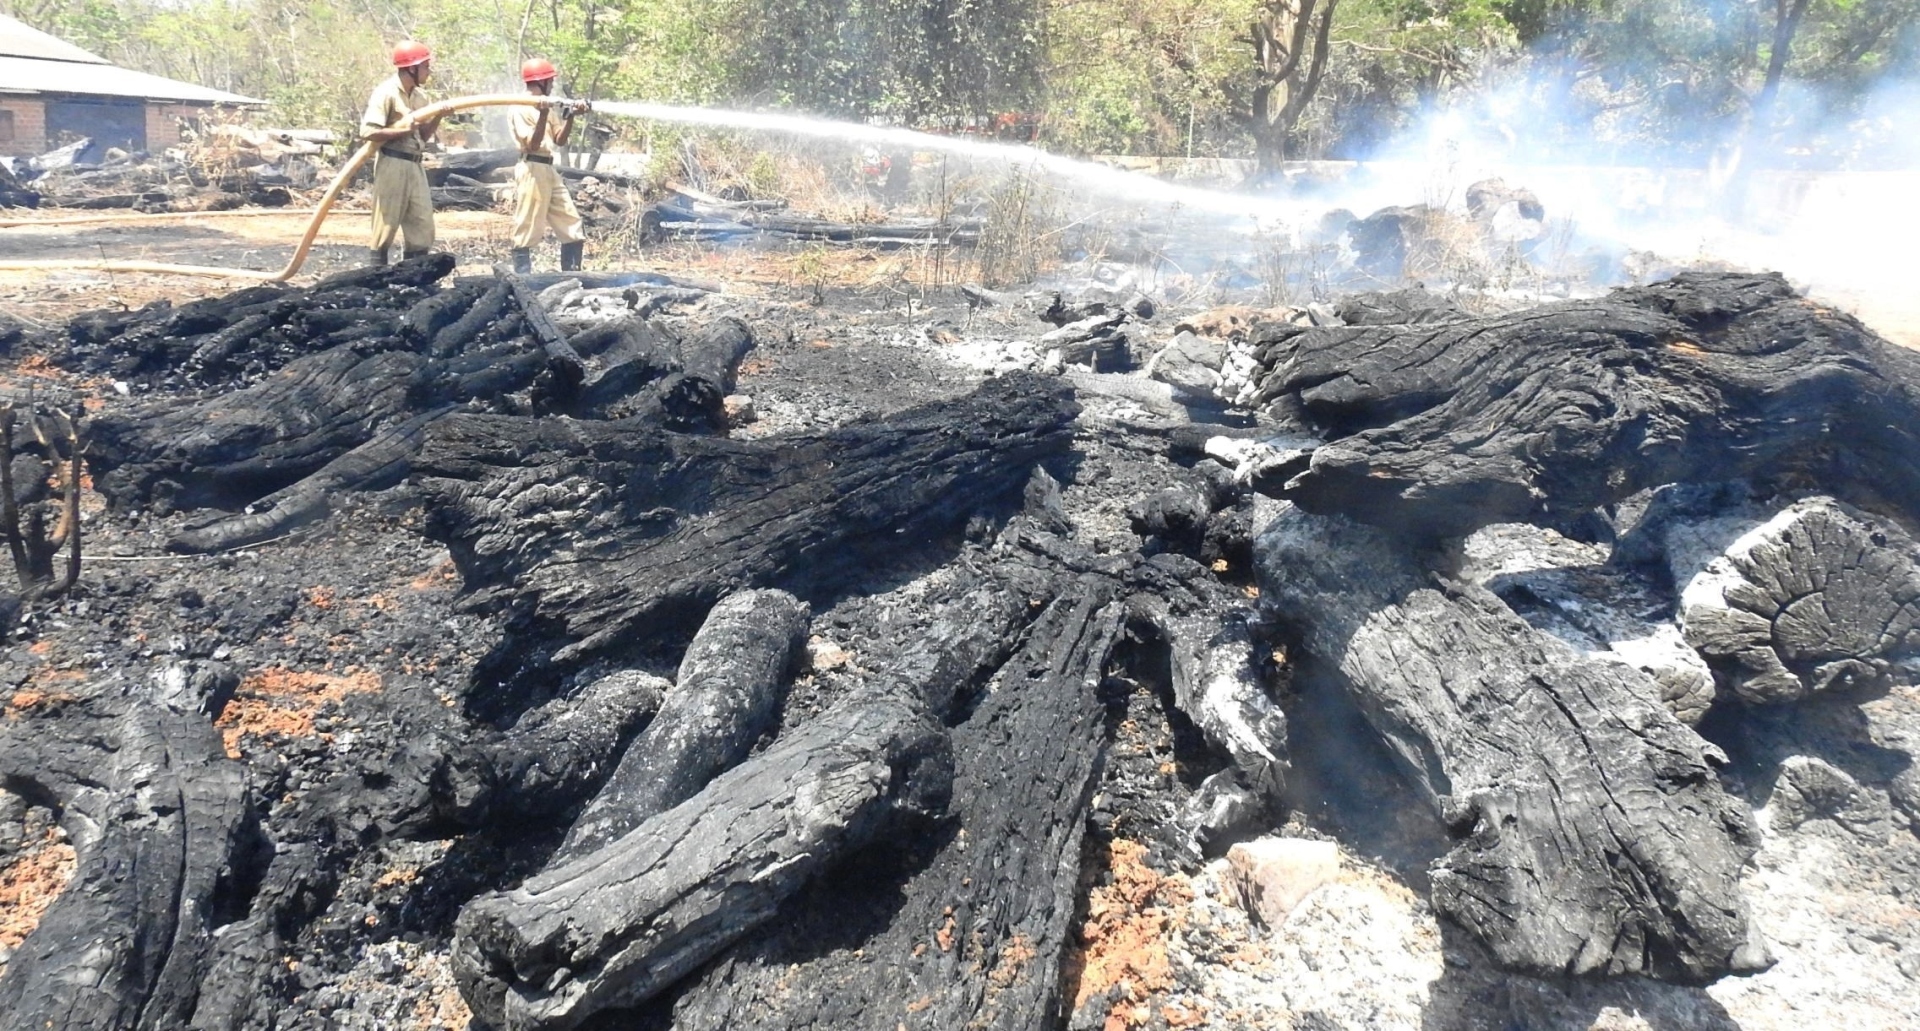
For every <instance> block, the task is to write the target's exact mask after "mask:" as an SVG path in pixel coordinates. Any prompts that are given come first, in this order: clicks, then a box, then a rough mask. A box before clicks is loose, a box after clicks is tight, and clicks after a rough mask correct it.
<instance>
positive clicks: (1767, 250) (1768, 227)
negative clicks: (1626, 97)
mask: <svg viewBox="0 0 1920 1031" xmlns="http://www.w3.org/2000/svg"><path fill="white" fill-rule="evenodd" d="M1666 110H1668V111H1669V112H1672V111H1675V110H1677V108H1673V107H1669V108H1666ZM1774 114H1775V119H1774V122H1775V127H1774V129H1773V131H1772V132H1770V133H1769V134H1767V135H1766V136H1765V137H1764V143H1765V146H1764V148H1762V149H1760V150H1759V151H1758V152H1756V153H1745V154H1743V153H1740V150H1739V144H1740V143H1741V142H1742V140H1741V134H1740V132H1739V128H1738V126H1733V127H1729V125H1728V124H1727V123H1726V121H1725V120H1724V119H1722V118H1718V117H1706V116H1704V115H1702V116H1700V117H1699V118H1698V119H1697V120H1688V119H1689V118H1690V117H1691V116H1688V115H1686V114H1684V113H1680V114H1673V115H1672V117H1675V118H1680V119H1682V121H1680V122H1678V123H1675V124H1670V125H1668V126H1667V127H1666V128H1665V129H1664V130H1663V132H1662V133H1661V134H1660V135H1661V136H1664V137H1666V138H1673V137H1676V136H1677V137H1681V138H1692V139H1693V140H1695V141H1696V142H1695V143H1694V144H1693V145H1691V146H1686V147H1679V146H1663V145H1661V144H1660V143H1659V142H1658V140H1657V139H1655V138H1654V137H1653V135H1652V134H1650V133H1649V132H1648V131H1647V130H1646V124H1645V122H1644V120H1643V117H1642V115H1641V114H1629V113H1626V112H1624V111H1622V110H1616V109H1610V108H1607V107H1605V106H1604V105H1596V104H1594V103H1593V102H1592V98H1590V97H1585V98H1583V97H1579V96H1575V95H1570V94H1564V93H1563V94H1558V95H1556V94H1555V93H1554V92H1552V91H1551V90H1548V89H1543V88H1542V87H1541V84H1540V83H1538V82H1536V81H1517V82H1513V83H1509V84H1506V85H1503V86H1500V87H1498V88H1493V89H1489V90H1486V91H1484V92H1482V93H1479V94H1476V95H1473V96H1468V97H1464V98H1460V99H1458V100H1456V101H1454V102H1452V103H1449V104H1448V105H1446V106H1444V107H1433V108H1429V109H1427V110H1425V111H1422V112H1421V113H1420V114H1419V115H1418V117H1416V118H1415V119H1414V120H1413V122H1412V124H1411V125H1410V126H1409V127H1408V128H1407V129H1405V130H1404V131H1402V132H1401V133H1399V134H1398V135H1396V136H1395V137H1393V138H1392V139H1390V140H1389V141H1387V142H1386V143H1384V144H1383V145H1381V146H1379V147H1377V148H1375V149H1374V150H1373V151H1372V152H1371V153H1369V154H1367V155H1366V156H1365V159H1364V160H1363V161H1361V162H1358V163H1355V164H1354V165H1352V166H1350V167H1349V168H1347V169H1346V170H1345V171H1344V172H1342V171H1340V170H1339V169H1338V167H1337V166H1333V165H1331V163H1329V166H1328V171H1327V172H1325V173H1322V174H1321V175H1320V176H1319V178H1320V179H1322V180H1323V181H1322V182H1320V183H1318V184H1316V185H1314V186H1308V187H1302V188H1298V189H1296V191H1295V192H1296V194H1297V195H1302V196H1312V197H1314V198H1316V199H1318V200H1319V201H1320V202H1321V203H1323V204H1326V205H1328V206H1341V207H1346V208H1349V209H1351V210H1353V211H1354V212H1356V213H1358V214H1361V215H1365V214H1367V213H1368V212H1371V211H1374V210H1377V209H1378V208H1380V207H1384V206H1387V205H1409V204H1428V205H1431V206H1434V207H1441V208H1449V209H1455V210H1458V209H1461V208H1463V207H1464V198H1465V192H1466V188H1467V187H1468V186H1469V185H1471V184H1473V183H1475V182H1478V181H1481V180H1485V179H1490V178H1499V179H1502V180H1504V181H1505V182H1506V183H1507V184H1508V185H1509V186H1514V187H1521V188H1525V189H1527V190H1530V191H1532V192H1533V193H1534V194H1535V195H1536V196H1537V197H1538V198H1539V199H1540V201H1541V202H1542V204H1543V206H1544V207H1545V209H1546V212H1547V216H1548V218H1549V220H1559V221H1562V222H1563V223H1565V224H1569V225H1570V227H1571V229H1572V230H1573V235H1574V236H1575V238H1576V239H1577V241H1578V243H1577V246H1578V247H1581V248H1585V249H1588V250H1592V251H1604V252H1610V253H1612V254H1614V255H1616V256H1617V255H1619V254H1623V253H1647V254H1650V255H1657V256H1658V257H1659V258H1660V259H1663V260H1661V261H1648V262H1645V263H1643V264H1646V265H1647V266H1649V267H1653V268H1661V267H1672V266H1674V265H1676V264H1688V263H1703V264H1711V265H1722V266H1729V267H1736V268H1746V269H1754V270H1762V269H1764V270H1776V271H1780V272H1782V273H1785V274H1786V275H1787V276H1788V278H1789V279H1791V280H1793V281H1794V282H1795V283H1796V284H1797V285H1799V286H1801V287H1802V288H1804V289H1807V290H1808V291H1809V293H1811V294H1813V295H1814V296H1816V297H1820V298H1822V299H1824V300H1827V301H1830V302H1831V303H1835V304H1837V305H1839V306H1842V307H1845V308H1848V309H1850V310H1853V311H1855V313H1856V314H1860V315H1861V316H1862V317H1863V318H1865V319H1866V320H1867V321H1868V322H1869V324H1870V325H1874V326H1875V328H1877V329H1880V330H1881V331H1882V332H1883V333H1886V334H1888V335H1891V336H1893V337H1895V338H1896V339H1903V338H1904V339H1906V340H1909V341H1911V342H1912V343H1914V344H1916V345H1920V291H1915V290H1913V289H1912V286H1911V283H1910V278H1911V277H1910V274H1909V273H1908V272H1907V269H1908V268H1909V267H1910V266H1911V265H1912V264H1913V261H1914V252H1915V249H1916V248H1920V204H1916V203H1915V202H1914V198H1915V197H1916V196H1920V82H1913V81H1896V82H1888V83H1884V84H1882V85H1880V86H1879V87H1878V88H1877V89H1875V90H1873V91H1871V92H1870V93H1868V94H1866V95H1865V96H1864V97H1863V98H1859V99H1857V100H1854V101H1851V102H1847V103H1841V102H1839V101H1837V100H1836V98H1835V97H1834V96H1833V95H1832V94H1830V93H1827V92H1824V91H1821V90H1816V89H1813V88H1811V87H1808V86H1806V85H1804V84H1798V83H1789V84H1787V85H1786V87H1785V88H1783V90H1782V91H1781V96H1780V100H1779V103H1778V104H1777V106H1776V108H1775V112H1774ZM1743 163H1744V167H1742V165H1743ZM1305 178H1313V176H1307V177H1305ZM1593 285H1594V286H1596V287H1599V286H1606V285H1611V284H1608V283H1605V282H1601V283H1596V284H1593Z"/></svg>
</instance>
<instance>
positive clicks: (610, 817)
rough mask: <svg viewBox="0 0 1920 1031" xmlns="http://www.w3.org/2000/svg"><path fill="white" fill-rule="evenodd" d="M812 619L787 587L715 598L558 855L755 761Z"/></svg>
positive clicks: (622, 829)
mask: <svg viewBox="0 0 1920 1031" xmlns="http://www.w3.org/2000/svg"><path fill="white" fill-rule="evenodd" d="M808 616H809V612H808V609H807V606H806V605H805V604H804V603H802V602H800V601H799V600H797V599H795V598H794V597H793V595H791V594H788V593H786V592H785V591H774V590H756V591H742V592H740V593H739V594H735V595H732V596H730V597H728V598H727V599H725V600H724V601H722V602H720V604H718V605H715V606H714V607H713V611H712V612H709V613H708V614H707V621H706V623H705V624H704V625H703V626H701V628H700V632H699V633H697V634H695V635H694V638H693V642H692V643H691V644H689V645H688V646H687V652H686V655H685V656H684V657H683V658H682V659H681V660H680V673H679V677H678V679H677V680H676V681H675V683H674V689H673V691H672V692H670V693H669V694H668V695H667V699H666V704H665V705H664V706H663V707H662V708H661V710H660V712H659V713H657V714H656V715H655V717H654V719H653V722H651V723H650V724H648V725H647V729H646V731H644V732H643V733H642V734H641V735H640V736H639V737H638V738H636V739H635V740H634V742H633V744H632V745H631V746H629V747H628V748H627V750H626V753H625V755H624V756H622V758H621V760H620V765H619V767H618V768H617V769H615V770H614V771H613V776H611V777H609V778H608V779H607V782H606V784H605V785H604V786H603V787H602V788H601V790H600V793H599V794H598V795H597V796H595V798H594V800H593V801H592V802H591V803H589V804H588V805H587V808H586V810H585V811H583V812H582V813H581V814H580V817H579V819H577V820H575V821H574V824H573V827H572V829H571V830H569V831H568V832H567V839H566V841H565V842H563V843H562V844H561V846H560V850H559V851H558V852H557V853H555V858H556V860H558V861H565V860H568V859H572V858H575V857H577V856H582V855H585V854H586V853H589V852H592V851H595V850H596V849H599V848H601V847H603V846H605V845H608V844H610V843H612V842H613V841H614V840H615V839H617V838H620V837H624V836H625V835H626V834H627V833H628V832H629V831H632V830H633V829H634V828H635V827H638V826H640V824H642V823H644V822H646V821H647V820H649V819H651V818H653V817H654V816H657V815H659V814H661V813H664V812H666V811H667V810H668V809H671V808H673V807H674V806H676V805H679V804H680V803H681V802H684V801H686V800H687V799H689V798H691V797H693V796H694V795H695V794H697V793H698V792H699V790H700V789H701V788H703V787H705V786H706V784H707V782H708V781H710V780H712V779H713V778H714V776H715V775H717V774H719V773H721V772H724V771H725V770H728V769H730V768H732V767H733V766H735V765H737V764H738V763H739V762H740V760H742V759H744V758H746V756H747V752H748V751H749V750H751V749H752V748H753V746H754V743H755V742H757V741H759V740H760V738H761V737H762V736H763V735H765V734H767V733H769V732H770V731H772V730H773V729H774V728H775V726H776V725H777V724H778V717H779V708H780V703H781V700H782V698H783V696H784V690H783V689H784V681H785V674H786V672H787V669H788V667H789V666H791V665H792V663H793V660H794V656H795V655H797V654H798V653H799V651H800V648H801V646H802V645H803V644H804V643H805V641H806V635H807V621H808Z"/></svg>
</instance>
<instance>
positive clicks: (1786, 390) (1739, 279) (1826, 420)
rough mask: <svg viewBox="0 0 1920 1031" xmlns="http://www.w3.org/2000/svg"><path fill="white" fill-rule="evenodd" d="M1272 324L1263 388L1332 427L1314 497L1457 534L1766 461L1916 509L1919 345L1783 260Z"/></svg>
mask: <svg viewBox="0 0 1920 1031" xmlns="http://www.w3.org/2000/svg"><path fill="white" fill-rule="evenodd" d="M1261 343H1262V347H1261V351H1260V363H1261V366H1262V368H1263V370H1264V379H1263V380H1262V382H1261V386H1260V391H1259V399H1260V401H1261V402H1262V403H1263V404H1265V405H1266V406H1267V407H1268V409H1269V411H1270V412H1271V413H1273V414H1276V415H1278V416H1281V417H1283V418H1290V419H1295V420H1298V421H1300V422H1304V423H1306V424H1308V425H1309V426H1311V427H1313V428H1314V429H1316V430H1318V431H1320V432H1322V433H1324V434H1327V435H1329V436H1330V437H1333V438H1338V439H1333V440H1331V442H1330V443H1329V444H1328V445H1327V446H1325V447H1322V448H1320V449H1319V450H1317V451H1316V452H1315V453H1314V455H1313V458H1312V463H1311V465H1310V466H1309V467H1308V468H1307V469H1306V470H1305V471H1304V472H1302V473H1300V474H1299V475H1298V476H1296V477H1294V478H1293V479H1292V480H1291V481H1290V482H1289V483H1288V484H1287V485H1286V487H1285V488H1284V490H1283V493H1284V495H1285V496H1286V497H1288V498H1290V499H1292V500H1294V501H1296V502H1297V503H1298V504H1300V505H1301V506H1303V507H1305V508H1307V509H1309V510H1311V511H1315V512H1322V513H1333V512H1347V513H1351V514H1353V515H1354V516H1355V517H1356V518H1359V519H1363V520H1366V521H1369V522H1375V523H1380V524H1384V525H1390V526H1393V527H1395V528H1398V529H1403V530H1407V531H1409V532H1412V533H1416V534H1422V535H1462V534H1465V533H1467V532H1470V531H1472V530H1473V529H1475V528H1477V527H1480V526H1484V525H1487V524H1490V523H1495V522H1514V521H1526V520H1528V519H1532V518H1546V519H1549V520H1550V519H1552V518H1554V517H1556V516H1559V515H1566V516H1573V515H1577V514H1579V513H1582V512H1585V511H1587V510H1589V509H1592V508H1595V507H1597V506H1600V505H1603V504H1609V503H1612V502H1615V501H1618V500H1620V499H1622V498H1625V497H1627V496H1628V495H1630V494H1633V493H1635V492H1637V491H1640V490H1644V489H1647V488H1650V487H1655V486H1659V485H1661V484H1664V483H1672V482H1690V481H1702V480H1709V479H1726V478H1735V477H1746V476H1763V477H1769V478H1773V479H1776V480H1783V479H1790V478H1793V477H1804V478H1805V479H1808V480H1811V481H1812V482H1818V483H1822V484H1825V485H1827V486H1828V487H1829V489H1831V490H1833V491H1834V492H1835V493H1837V494H1839V495H1841V496H1842V497H1851V498H1855V499H1862V500H1879V501H1880V502H1881V503H1884V504H1891V505H1894V506H1896V507H1898V508H1899V509H1901V510H1903V511H1906V512H1910V513H1920V461H1917V460H1916V458H1915V456H1916V455H1917V454H1920V449H1917V448H1916V444H1920V440H1917V439H1916V430H1915V427H1916V426H1920V398H1917V397H1916V391H1917V390H1920V356H1916V355H1914V354H1913V353H1912V352H1909V351H1906V350H1905V349H1902V348H1898V347H1894V346H1892V345H1890V344H1888V343H1886V342H1885V341H1883V340H1881V339H1880V338H1878V337H1876V336H1874V335H1873V334H1872V333H1871V332H1870V331H1868V330H1867V329H1865V328H1864V327H1862V326H1861V325H1860V323H1859V322H1857V321H1855V320H1854V319H1852V318H1850V317H1848V316H1846V315H1843V314H1840V313H1838V312H1835V311H1833V310H1832V309H1829V308H1825V307H1822V306H1820V305H1816V304H1813V303H1811V302H1808V301H1806V300H1803V299H1800V298H1797V297H1795V296H1794V294H1793V290H1792V288H1791V287H1789V286H1788V285H1787V283H1786V281H1785V280H1784V279H1781V278H1780V277H1778V276H1745V275H1732V274H1707V273H1689V274H1685V275H1681V276H1678V277H1676V278H1674V279H1673V280H1671V281H1668V282H1665V283H1661V284H1658V285H1655V286H1650V287H1643V288H1637V289H1633V290H1622V291H1618V292H1616V293H1614V294H1613V295H1611V296H1609V297H1606V298H1602V299H1598V300H1592V301H1569V302H1564V303H1561V304H1551V305H1546V306H1544V307H1541V308H1536V309H1532V310H1530V311H1526V312H1520V313H1516V314H1511V315H1502V316H1495V317H1492V318H1485V319H1472V320H1463V321H1454V322H1446V323H1440V324H1435V325H1426V326H1414V327H1408V326H1369V327H1329V328H1319V329H1307V330H1297V329H1295V328H1287V329H1284V330H1271V331H1270V332H1269V333H1268V335H1266V336H1264V337H1262V338H1261Z"/></svg>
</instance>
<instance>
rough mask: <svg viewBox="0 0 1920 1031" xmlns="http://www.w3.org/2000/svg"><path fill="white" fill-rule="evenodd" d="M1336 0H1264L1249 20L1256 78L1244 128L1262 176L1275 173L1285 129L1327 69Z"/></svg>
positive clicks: (1284, 153) (1296, 119)
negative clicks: (1251, 106)
mask: <svg viewBox="0 0 1920 1031" xmlns="http://www.w3.org/2000/svg"><path fill="white" fill-rule="evenodd" d="M1339 3H1340V0H1265V2H1264V3H1262V4H1261V5H1260V8H1259V11H1258V13H1257V14H1256V15H1255V17H1254V20H1253V32H1252V36H1251V42H1252V43H1253V60H1254V66H1255V69H1256V71H1255V74H1256V76H1257V80H1256V83H1255V85H1254V87H1253V109H1252V110H1251V111H1250V112H1249V113H1248V115H1249V117H1248V129H1249V130H1250V131H1251V132H1252V133H1253V140H1254V154H1255V157H1256V158H1257V159H1258V161H1259V172H1258V174H1259V175H1260V176H1261V177H1262V178H1266V177H1272V176H1278V175H1279V174H1280V166H1281V162H1283V161H1284V160H1286V156H1287V134H1289V133H1291V132H1292V131H1293V128H1294V126H1295V125H1296V124H1297V123H1298V122H1299V121H1300V116H1301V115H1302V114H1304V113H1305V112H1306V110H1307V105H1308V104H1310V103H1312V102H1313V96H1314V93H1316V92H1317V91H1318V90H1319V89H1320V81H1321V78H1322V77H1323V76H1324V75H1325V74H1326V70H1327V49H1328V41H1329V40H1330V39H1331V38H1332V31H1333V14H1334V10H1335V9H1336V8H1337V7H1338V6H1339Z"/></svg>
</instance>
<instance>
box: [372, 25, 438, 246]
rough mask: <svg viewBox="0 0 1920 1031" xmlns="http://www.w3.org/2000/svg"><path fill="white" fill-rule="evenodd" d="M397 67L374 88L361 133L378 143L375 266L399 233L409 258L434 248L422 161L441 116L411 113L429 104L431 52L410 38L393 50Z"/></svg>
mask: <svg viewBox="0 0 1920 1031" xmlns="http://www.w3.org/2000/svg"><path fill="white" fill-rule="evenodd" d="M393 67H394V73H393V78H391V79H388V80H386V81H384V82H382V83H381V84H380V85H379V86H377V87H375V89H374V91H373V99H371V100H369V101H368V102H367V113H366V114H365V115H364V116H362V117H361V119H360V131H361V135H362V136H364V137H365V138H366V139H368V140H370V141H372V142H374V143H378V144H379V145H380V151H379V153H378V154H376V155H375V156H374V159H373V244H372V252H371V254H369V255H368V258H369V260H370V262H371V263H372V264H375V265H385V264H386V263H387V250H388V249H389V248H391V247H392V246H393V238H394V237H396V236H398V237H400V238H401V240H402V244H401V246H402V252H403V253H404V254H405V256H406V257H409V258H412V257H416V256H418V255H421V254H425V253H427V250H428V249H429V248H431V247H432V246H433V194H432V192H431V191H429V190H428V189H427V172H426V169H424V168H422V167H421V166H420V160H421V157H422V156H423V155H424V154H425V152H426V145H427V141H428V140H431V139H433V132H434V130H435V129H436V128H438V127H439V124H440V120H439V119H438V118H433V119H428V120H425V121H420V120H416V119H415V118H414V116H413V113H414V112H415V111H418V110H420V109H421V108H423V107H425V106H427V103H428V100H427V91H426V90H425V89H424V88H423V87H425V86H426V84H427V79H428V78H429V77H430V76H431V75H432V73H433V51H431V50H429V49H427V45H426V44H425V43H417V42H415V41H413V40H410V39H409V40H406V41H405V42H403V43H401V44H400V45H399V46H397V47H394V48H393Z"/></svg>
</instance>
